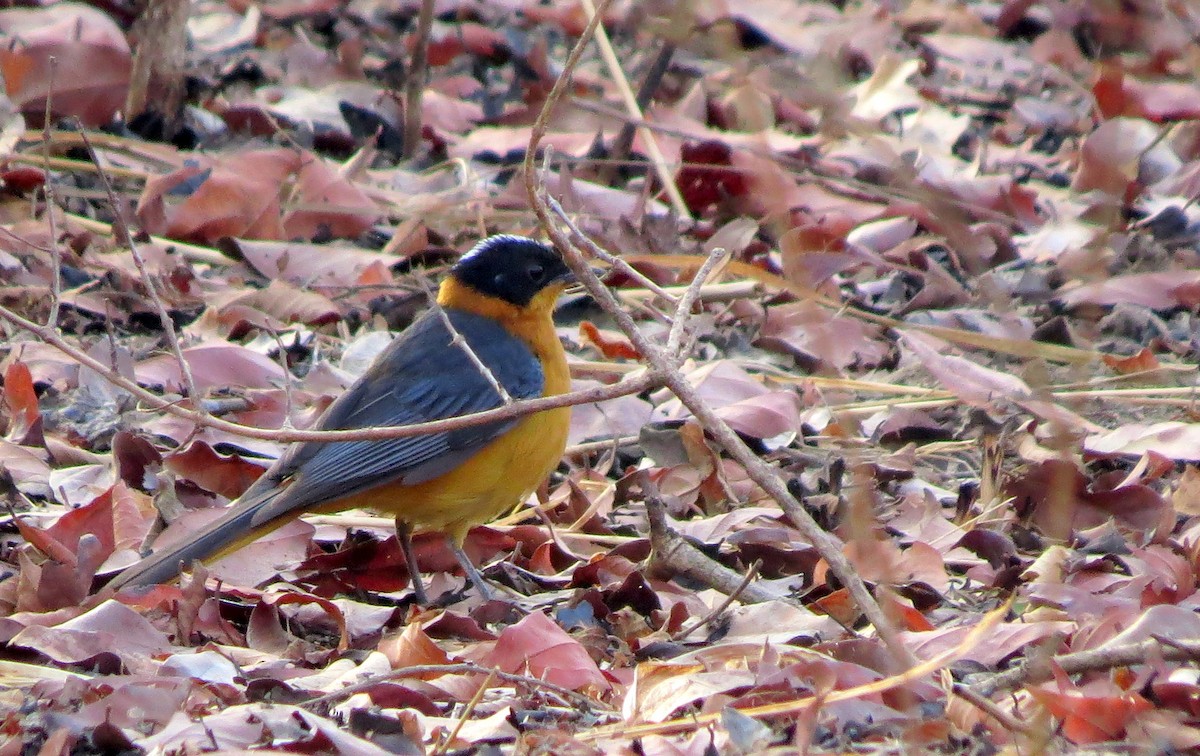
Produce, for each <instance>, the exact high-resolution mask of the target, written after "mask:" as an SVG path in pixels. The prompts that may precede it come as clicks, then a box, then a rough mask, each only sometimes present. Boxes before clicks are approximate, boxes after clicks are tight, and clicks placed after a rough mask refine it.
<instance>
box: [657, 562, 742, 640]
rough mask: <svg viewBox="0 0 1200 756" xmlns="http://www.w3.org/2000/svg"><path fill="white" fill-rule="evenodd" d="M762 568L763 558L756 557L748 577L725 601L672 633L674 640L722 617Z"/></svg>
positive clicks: (684, 636) (686, 635)
mask: <svg viewBox="0 0 1200 756" xmlns="http://www.w3.org/2000/svg"><path fill="white" fill-rule="evenodd" d="M760 568H762V560H761V559H755V560H754V563H753V564H751V565H750V569H748V570H746V577H744V578H742V582H741V584H739V585H738V586H737V587H736V588H734V589H733V591H731V592H730V594H729V595H728V596H726V597H725V600H724V601H722V602H721V603H719V604H717V605H716V606H714V607H713V608H712V610H711V611H709V612H708V614H705V615H704V616H703V617H699V618H698V619H697V620H696V621H695V622H693V623H692V624H690V625H688V626H687V627H681V628H679V630H678V631H676V632H674V633H671V638H672V639H673V640H679V639H681V638H686V637H688V636H689V635H691V634H692V633H694V632H696V631H697V630H699V629H700V628H702V627H704V626H705V625H707V624H708V623H710V622H712V621H713V620H714V619H716V618H717V617H720V616H721V615H722V614H723V613H724V612H725V610H726V609H728V608H729V607H730V605H732V604H733V602H734V601H737V599H738V597H739V596H741V595H742V592H743V591H745V590H746V589H747V588H748V587H750V584H751V583H753V582H754V578H756V577H758V571H759V569H760Z"/></svg>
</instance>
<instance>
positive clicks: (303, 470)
mask: <svg viewBox="0 0 1200 756" xmlns="http://www.w3.org/2000/svg"><path fill="white" fill-rule="evenodd" d="M446 314H447V316H448V318H449V320H450V321H451V323H452V324H453V327H454V331H455V332H456V333H453V332H451V330H450V328H448V327H447V326H446V323H445V319H444V318H443V317H442V316H441V315H440V314H438V313H427V314H426V315H425V316H423V317H422V318H421V319H419V320H418V321H417V322H415V323H414V324H413V325H412V326H410V327H409V328H408V330H406V331H405V332H404V334H403V335H401V336H400V337H399V338H398V339H397V340H396V341H395V342H393V343H392V344H391V345H390V346H389V347H388V348H387V349H386V350H385V351H384V353H383V354H381V355H380V357H379V358H378V359H377V360H376V361H375V363H374V364H373V365H372V367H371V369H370V370H368V371H367V373H365V374H364V375H363V376H362V377H361V378H359V380H358V381H356V382H355V383H354V385H352V386H351V387H350V388H349V389H348V390H347V391H346V392H345V393H344V394H343V395H342V396H340V397H339V398H338V399H337V400H336V401H335V402H334V403H333V404H332V405H330V407H329V409H328V410H327V411H326V413H325V415H324V416H323V417H322V418H321V421H320V423H319V425H318V427H320V428H321V429H322V430H338V429H345V428H368V427H373V426H397V425H408V424H412V423H421V422H428V421H430V420H441V419H445V418H450V417H457V416H460V415H467V414H471V413H474V412H482V411H484V410H489V409H494V408H496V407H499V406H501V405H502V404H503V400H502V399H501V397H500V396H499V394H498V392H497V391H496V387H495V385H494V384H493V381H492V378H494V379H495V381H497V382H499V384H500V385H502V386H503V387H504V389H505V390H506V391H507V392H508V394H509V396H510V397H512V398H513V399H527V398H532V397H537V396H540V395H541V394H542V390H543V387H544V384H545V378H544V375H543V373H542V368H541V364H540V363H539V362H538V360H537V358H536V357H535V356H534V354H533V353H532V352H531V351H530V349H529V347H527V346H526V345H525V344H524V342H522V341H520V340H519V339H517V338H516V337H514V336H512V335H511V334H509V333H508V332H507V331H506V330H505V329H504V328H503V327H502V326H501V325H500V324H499V323H497V322H496V321H494V320H491V319H489V318H484V317H481V316H478V315H474V314H470V313H466V312H461V311H456V310H448V311H446ZM456 335H460V336H461V337H462V340H463V341H465V343H466V344H467V345H468V346H469V347H470V349H471V350H472V351H473V352H474V354H475V356H476V357H477V358H478V360H479V361H480V362H482V363H483V364H484V365H486V366H487V367H488V369H489V371H490V372H491V374H492V378H489V377H488V376H486V375H485V374H484V373H483V372H482V371H481V370H480V369H479V367H478V365H477V364H476V363H475V361H474V360H472V359H471V357H470V355H469V354H468V352H467V351H466V349H464V347H463V345H462V343H460V342H459V341H457V340H456V339H455V336H456ZM517 422H518V421H517V420H501V421H494V422H490V423H483V424H481V425H473V426H469V427H466V428H461V429H458V430H453V431H446V432H442V433H432V434H426V435H420V436H406V437H403V438H392V439H386V440H379V441H349V442H335V443H303V444H297V445H295V446H293V447H291V448H290V449H289V450H288V452H287V453H286V454H285V455H284V456H283V457H281V458H280V459H279V461H278V462H277V463H276V464H275V465H274V466H273V467H272V469H271V470H270V471H269V472H268V473H267V474H266V475H264V476H263V477H264V479H263V480H262V481H260V483H259V484H256V486H255V487H254V488H260V489H261V488H263V487H264V486H272V487H273V486H274V485H276V484H277V483H278V482H281V481H283V480H286V479H288V478H292V480H291V481H290V485H287V487H286V488H285V489H284V490H283V491H282V492H280V493H278V495H274V496H269V497H266V498H267V500H266V501H262V502H261V503H259V504H258V505H257V509H258V511H257V513H256V514H255V515H254V518H253V524H254V525H255V526H256V527H257V526H260V525H263V524H265V523H267V522H269V521H271V520H274V519H276V518H278V517H281V516H284V515H286V514H289V513H293V512H295V511H296V510H304V509H306V508H309V507H313V506H316V505H319V504H321V503H324V502H328V501H331V500H334V499H339V498H342V497H344V496H349V495H352V494H354V493H356V492H359V491H364V490H367V489H370V488H373V487H375V486H378V485H382V484H385V483H390V482H394V481H399V480H403V482H405V483H408V484H411V485H415V484H417V483H421V482H424V481H426V480H429V479H431V478H435V477H437V476H438V475H441V474H443V473H445V472H448V471H450V470H452V469H454V468H455V467H457V466H458V465H459V464H461V463H462V462H464V461H465V460H466V459H468V458H469V457H470V456H471V455H473V454H475V453H476V452H477V451H479V450H480V449H482V448H483V447H484V446H486V445H487V444H488V443H489V442H491V441H493V440H494V439H496V438H497V437H498V436H500V435H501V434H503V433H504V432H505V431H507V430H509V429H510V428H512V427H513V426H514V425H515V424H516V423H517ZM250 493H251V492H250V491H248V492H247V494H248V495H249V494H250ZM244 498H248V497H244Z"/></svg>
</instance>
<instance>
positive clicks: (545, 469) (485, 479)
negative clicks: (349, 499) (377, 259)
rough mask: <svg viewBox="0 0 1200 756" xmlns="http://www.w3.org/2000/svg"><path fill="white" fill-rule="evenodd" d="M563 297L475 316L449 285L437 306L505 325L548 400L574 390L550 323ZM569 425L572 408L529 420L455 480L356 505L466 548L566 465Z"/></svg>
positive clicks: (488, 305)
mask: <svg viewBox="0 0 1200 756" xmlns="http://www.w3.org/2000/svg"><path fill="white" fill-rule="evenodd" d="M447 289H449V293H448V292H447ZM561 291H562V287H560V286H556V287H551V288H548V289H546V290H545V291H542V292H541V293H540V294H538V295H537V296H536V297H534V300H533V301H532V302H531V303H530V304H529V305H527V306H526V307H524V308H516V307H513V306H512V305H509V304H506V303H504V302H497V301H494V300H486V301H484V302H483V303H479V302H478V301H476V300H472V301H471V304H472V306H470V307H469V308H468V307H464V301H465V299H466V298H465V297H463V298H459V297H457V296H456V294H458V292H456V291H455V289H454V285H453V284H451V285H450V286H449V287H448V286H447V285H446V284H445V283H443V286H442V290H441V292H440V294H439V297H438V301H439V303H441V304H442V305H443V306H447V307H459V308H462V309H471V310H474V311H476V312H479V314H481V315H486V316H488V317H492V318H495V319H496V320H498V321H500V322H501V323H502V324H503V325H504V326H505V328H506V329H507V330H508V331H509V332H510V333H512V334H514V335H516V336H517V337H518V338H520V339H521V340H522V341H524V342H525V343H526V344H527V345H528V346H529V348H530V349H531V350H532V351H533V353H534V354H535V355H536V356H537V358H538V360H539V362H541V365H542V372H543V375H544V377H545V387H544V389H543V392H542V393H543V396H554V395H556V394H564V393H567V392H568V391H570V389H571V375H570V370H569V368H568V367H567V357H566V353H565V352H564V351H563V348H562V343H561V342H560V341H559V340H558V335H557V334H556V333H555V331H554V322H553V320H552V319H551V312H552V310H553V307H554V302H555V300H556V299H557V298H558V295H559V294H560V293H561ZM456 300H459V301H456ZM481 308H482V309H484V311H482V312H480V309H481ZM570 423H571V410H570V408H569V407H563V408H560V409H554V410H547V411H545V412H539V413H536V414H534V415H529V416H527V417H525V418H523V419H522V420H521V421H520V422H518V424H517V425H516V427H514V428H513V429H512V430H509V431H508V432H506V433H505V434H504V435H502V436H500V437H499V438H497V439H496V440H495V441H492V442H491V443H490V444H488V445H487V446H485V447H484V448H483V449H481V450H480V451H479V453H477V454H475V455H474V456H473V457H471V458H470V459H468V460H467V461H466V462H464V463H463V464H461V465H459V466H458V467H457V468H455V469H453V470H451V471H450V472H448V473H446V474H444V475H442V476H440V477H437V478H434V479H432V480H429V481H426V482H424V483H421V484H418V485H415V486H397V485H390V486H380V487H379V488H377V489H374V490H372V491H368V492H364V493H362V494H358V495H356V496H355V505H357V506H364V507H368V508H371V509H377V510H379V511H381V512H387V513H389V514H392V515H393V516H395V517H397V518H398V519H401V520H404V521H405V522H407V523H409V524H410V525H412V526H414V528H416V529H431V530H441V531H444V532H446V533H447V534H448V535H450V536H451V537H453V538H454V539H455V540H456V541H458V542H459V543H461V542H462V539H463V538H464V537H465V536H466V534H467V531H468V530H470V529H471V528H472V527H474V526H475V525H479V524H481V523H484V522H487V521H489V520H491V519H494V518H495V517H497V516H498V515H500V514H501V513H503V512H504V511H506V510H507V509H509V508H511V507H513V506H514V505H516V504H517V503H519V502H521V501H523V500H524V499H525V498H527V497H528V496H529V495H530V494H531V493H532V492H533V491H534V490H535V489H536V488H537V487H538V486H539V485H541V483H542V481H544V480H545V479H546V477H547V476H548V475H549V474H550V473H551V472H552V471H553V470H554V468H556V467H557V466H558V463H559V461H560V460H561V459H562V453H563V449H564V448H565V447H566V444H567V433H568V430H569V428H570Z"/></svg>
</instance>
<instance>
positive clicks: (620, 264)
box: [546, 148, 676, 307]
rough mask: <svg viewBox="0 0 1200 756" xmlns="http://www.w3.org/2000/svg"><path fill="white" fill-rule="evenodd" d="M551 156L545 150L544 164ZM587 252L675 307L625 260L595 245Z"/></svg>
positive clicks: (667, 295)
mask: <svg viewBox="0 0 1200 756" xmlns="http://www.w3.org/2000/svg"><path fill="white" fill-rule="evenodd" d="M552 155H553V151H552V150H551V149H550V148H547V149H546V162H547V163H549V162H550V159H551V156H552ZM549 201H550V202H552V203H553V207H554V208H555V213H557V214H559V215H563V216H565V215H566V210H563V208H562V205H559V204H558V200H555V199H553V198H551V199H550V200H549ZM588 251H589V252H590V253H591V255H592V257H593V258H594V259H596V260H601V261H603V262H605V263H608V265H609V267H611V268H613V269H615V270H619V271H620V272H621V273H624V274H625V275H627V276H629V277H630V278H632V279H633V280H635V281H637V282H638V283H640V284H641V285H642V286H643V287H644V288H645V289H646V290H648V291H651V292H653V293H654V294H655V295H656V296H659V297H662V299H663V300H664V301H665V302H667V303H668V304H669V305H670V306H672V307H674V306H675V303H676V299H675V297H674V296H672V295H671V294H670V293H669V292H668V291H667V290H666V289H665V288H663V287H662V286H659V285H658V284H657V283H656V282H655V281H654V280H653V279H652V278H650V277H649V276H647V275H646V274H645V273H643V272H641V271H640V270H638V269H637V268H635V267H633V266H632V265H630V264H629V263H628V262H627V261H626V260H624V259H622V258H620V257H617V256H616V255H612V254H609V253H608V251H607V250H604V249H601V248H600V247H599V246H596V245H592V246H591V247H590V248H589V249H588Z"/></svg>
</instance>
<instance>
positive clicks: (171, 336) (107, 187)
mask: <svg viewBox="0 0 1200 756" xmlns="http://www.w3.org/2000/svg"><path fill="white" fill-rule="evenodd" d="M79 136H80V138H81V139H82V140H83V146H84V148H85V149H86V150H87V152H88V157H89V158H91V160H92V163H94V164H95V166H96V176H97V177H99V179H100V185H101V186H102V187H104V194H105V195H106V196H107V197H108V202H109V206H110V208H111V209H112V214H113V224H112V227H113V231H115V232H116V234H117V239H118V241H120V243H121V244H123V245H125V247H126V248H127V249H128V250H129V254H130V255H132V256H133V263H134V265H136V266H137V269H138V274H139V275H141V277H142V282H143V283H144V284H145V285H146V292H147V293H148V294H149V295H150V300H151V301H152V302H153V303H154V309H155V311H156V312H157V314H158V319H159V322H160V323H162V327H163V333H164V334H165V335H166V337H167V344H168V345H169V346H170V347H171V351H172V352H173V353H174V354H175V360H176V361H177V362H178V363H179V375H180V376H181V377H182V378H183V385H184V387H185V388H186V389H187V394H188V396H189V397H190V398H191V399H192V401H194V402H199V400H200V392H199V390H197V388H196V379H195V378H194V377H193V376H192V368H191V366H190V365H188V361H187V359H186V358H185V357H184V356H183V347H182V346H181V345H180V344H179V334H178V333H176V331H175V322H174V321H173V320H171V314H170V313H169V312H167V306H166V305H165V304H164V303H163V300H162V297H161V296H159V293H158V287H157V286H155V284H154V277H153V276H152V275H150V271H149V269H147V268H146V261H145V260H144V259H143V258H142V253H141V252H140V251H139V250H138V245H137V242H135V241H134V240H133V234H131V233H130V232H129V224H128V223H126V222H125V215H124V214H123V213H122V212H121V204H120V202H118V201H117V193H116V192H115V191H113V187H112V182H111V181H109V180H108V174H107V173H105V171H104V168H103V166H102V165H101V164H100V156H99V155H98V154H96V150H95V148H93V147H92V142H91V140H90V139H89V138H88V136H87V132H86V131H85V130H84V128H83V124H82V123H80V124H79ZM197 406H199V405H198V404H197ZM197 413H198V414H203V410H197Z"/></svg>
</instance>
